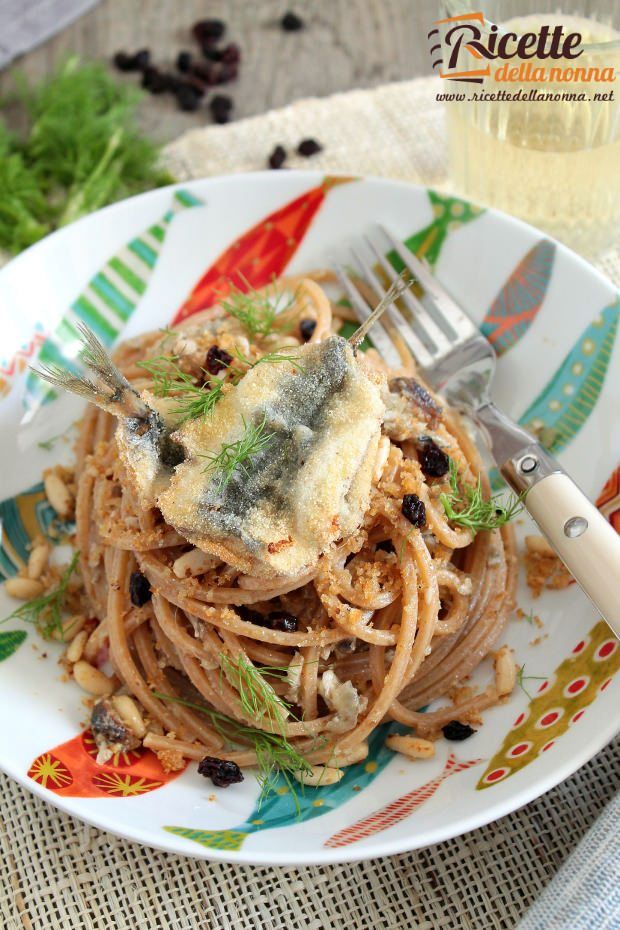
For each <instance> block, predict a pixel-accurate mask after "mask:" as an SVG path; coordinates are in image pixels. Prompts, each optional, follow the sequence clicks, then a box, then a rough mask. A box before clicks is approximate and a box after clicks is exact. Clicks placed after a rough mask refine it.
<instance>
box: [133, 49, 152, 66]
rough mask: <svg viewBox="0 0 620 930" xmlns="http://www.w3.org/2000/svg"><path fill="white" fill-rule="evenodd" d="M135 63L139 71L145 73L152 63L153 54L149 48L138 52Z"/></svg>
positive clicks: (134, 57) (134, 58) (134, 59)
mask: <svg viewBox="0 0 620 930" xmlns="http://www.w3.org/2000/svg"><path fill="white" fill-rule="evenodd" d="M133 61H134V64H135V66H136V69H137V70H138V71H144V69H145V68H148V66H149V65H150V63H151V53H150V52H149V50H148V48H141V49H140V51H138V52H136V54H135V55H134V56H133Z"/></svg>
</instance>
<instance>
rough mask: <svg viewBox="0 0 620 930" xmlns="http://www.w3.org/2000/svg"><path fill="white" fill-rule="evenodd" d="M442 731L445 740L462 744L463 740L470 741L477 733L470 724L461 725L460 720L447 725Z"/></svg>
mask: <svg viewBox="0 0 620 930" xmlns="http://www.w3.org/2000/svg"><path fill="white" fill-rule="evenodd" d="M441 729H442V732H443V735H444V736H445V738H446V739H449V740H452V741H453V742H455V743H460V742H461V740H464V739H469V737H470V736H473V735H474V733H475V732H476V730H474V728H473V727H470V725H469V724H468V723H461V722H460V721H459V720H451V721H450V723H447V724H446V725H445V727H442V728H441Z"/></svg>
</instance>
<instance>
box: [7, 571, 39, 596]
mask: <svg viewBox="0 0 620 930" xmlns="http://www.w3.org/2000/svg"><path fill="white" fill-rule="evenodd" d="M4 590H5V591H6V593H7V594H8V595H9V596H10V597H16V598H17V599H18V600H20V601H31V600H33V598H35V597H39V595H40V594H43V591H44V588H43V585H42V584H41V582H40V581H36V580H35V579H34V578H20V577H16V578H7V580H6V583H5V585H4Z"/></svg>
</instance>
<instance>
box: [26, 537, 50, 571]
mask: <svg viewBox="0 0 620 930" xmlns="http://www.w3.org/2000/svg"><path fill="white" fill-rule="evenodd" d="M49 556H50V549H49V546H48V545H47V543H41V545H38V546H35V547H34V549H32V550H31V552H30V555H29V557H28V577H29V578H32V579H35V580H36V579H37V578H40V577H41V575H42V574H43V572H44V571H45V569H46V568H47V562H48V559H49Z"/></svg>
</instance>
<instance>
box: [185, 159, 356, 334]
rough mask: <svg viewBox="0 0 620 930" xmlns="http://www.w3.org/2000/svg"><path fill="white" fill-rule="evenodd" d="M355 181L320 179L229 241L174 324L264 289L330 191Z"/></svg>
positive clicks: (277, 274) (279, 271)
mask: <svg viewBox="0 0 620 930" xmlns="http://www.w3.org/2000/svg"><path fill="white" fill-rule="evenodd" d="M355 180H356V178H349V177H325V178H324V179H323V181H322V183H321V184H319V186H318V187H314V188H312V190H309V191H306V192H305V193H304V194H302V195H301V196H300V197H297V198H295V200H292V201H290V202H289V203H287V204H285V205H284V206H283V207H280V208H279V209H278V210H275V211H274V212H273V213H270V214H269V215H268V216H266V217H264V218H263V219H262V220H261V221H260V222H259V223H256V224H255V225H254V226H252V228H251V229H248V230H247V231H246V232H244V233H243V235H242V236H240V237H239V238H238V239H236V240H235V241H234V242H232V243H231V244H230V245H229V246H228V247H227V248H226V249H225V250H224V251H223V252H222V253H221V255H220V256H219V257H218V258H217V259H216V260H215V262H214V263H213V264H212V265H211V267H210V268H208V269H207V271H206V272H205V273H204V275H203V276H202V277H201V278H200V280H199V281H198V283H197V284H196V285H195V286H194V288H193V289H192V291H191V293H190V294H189V296H188V297H187V298H186V299H185V301H184V302H183V305H182V306H181V307H180V309H179V310H178V311H177V313H176V316H175V317H174V320H173V323H179V322H180V321H181V320H185V319H187V317H188V316H191V315H192V314H193V313H198V312H199V311H200V310H205V309H207V308H208V307H211V306H213V304H214V303H217V302H218V301H219V300H221V299H222V298H224V297H226V295H227V294H229V293H230V289H231V287H233V286H234V287H236V288H238V289H239V290H241V291H247V290H249V289H251V288H259V287H264V286H265V285H267V284H269V283H270V281H272V280H273V278H274V277H275V278H278V277H280V275H282V274H283V273H284V270H285V269H286V266H287V265H288V263H289V262H290V260H291V258H292V257H293V255H294V254H295V252H296V251H297V249H298V247H299V245H300V243H301V241H302V240H303V238H304V236H305V234H306V232H307V231H308V228H309V226H310V224H311V223H312V220H313V219H314V217H315V215H316V213H317V211H318V210H319V208H320V207H321V206H322V204H323V202H324V200H325V197H326V196H327V194H328V193H329V191H330V190H332V188H334V187H336V186H337V185H339V184H347V183H349V182H350V181H355Z"/></svg>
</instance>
